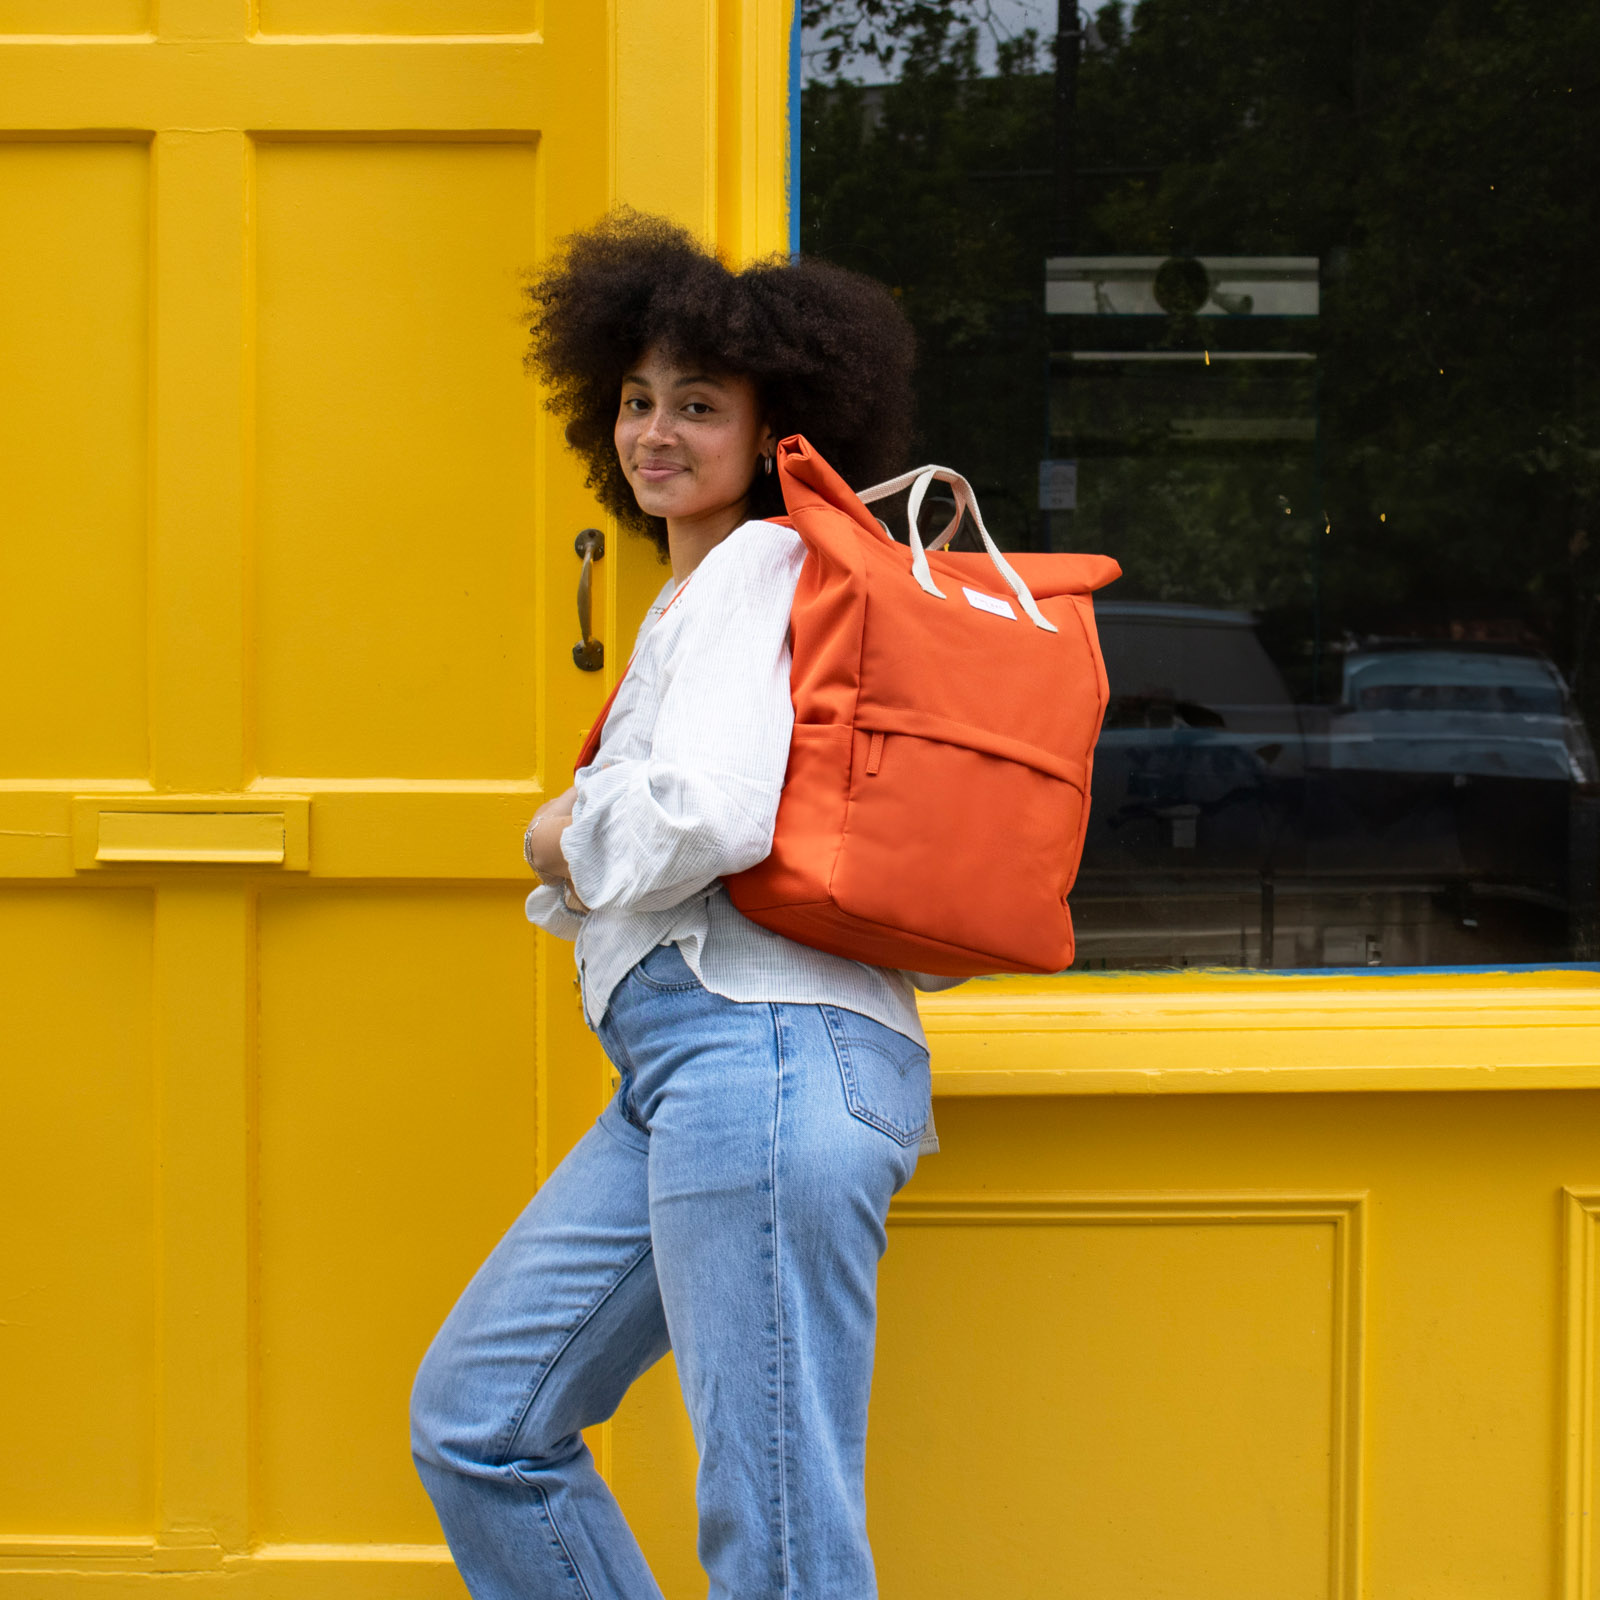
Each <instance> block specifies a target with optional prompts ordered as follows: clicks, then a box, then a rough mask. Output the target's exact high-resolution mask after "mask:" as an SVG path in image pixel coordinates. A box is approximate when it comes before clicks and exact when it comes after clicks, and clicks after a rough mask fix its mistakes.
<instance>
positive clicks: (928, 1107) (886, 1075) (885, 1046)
mask: <svg viewBox="0 0 1600 1600" xmlns="http://www.w3.org/2000/svg"><path fill="white" fill-rule="evenodd" d="M822 1016H823V1020H824V1021H825V1022H826V1023H827V1025H828V1033H829V1034H830V1036H831V1037H832V1039H833V1050H834V1054H835V1055H836V1056H837V1057H838V1059H839V1076H840V1077H841V1078H842V1079H843V1081H844V1099H845V1104H846V1105H847V1106H848V1107H849V1108H850V1114H851V1116H853V1117H857V1118H859V1119H860V1120H861V1121H862V1122H865V1123H866V1124H868V1126H870V1127H873V1128H876V1129H878V1130H879V1132H881V1133H886V1134H888V1135H889V1137H890V1138H891V1139H893V1140H894V1141H895V1143H896V1144H902V1145H912V1144H916V1143H918V1142H919V1141H920V1140H921V1138H922V1133H923V1130H924V1129H925V1128H926V1127H927V1126H928V1118H929V1117H930V1116H931V1115H932V1112H933V1080H932V1078H931V1077H930V1076H929V1073H928V1052H927V1050H926V1049H924V1048H923V1046H922V1045H920V1044H918V1043H917V1042H916V1041H915V1040H914V1039H908V1038H906V1036H905V1035H904V1034H902V1033H896V1032H895V1031H894V1029H893V1028H886V1027H885V1026H884V1025H883V1024H882V1023H881V1022H874V1021H873V1020H872V1018H871V1017H863V1016H861V1015H859V1014H858V1013H856V1012H854V1011H841V1010H840V1009H839V1008H838V1007H837V1006H823V1007H822Z"/></svg>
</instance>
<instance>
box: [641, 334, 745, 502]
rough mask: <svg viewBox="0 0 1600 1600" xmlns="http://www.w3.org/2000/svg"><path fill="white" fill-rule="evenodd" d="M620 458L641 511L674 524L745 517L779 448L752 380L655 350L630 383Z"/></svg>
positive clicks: (645, 356) (648, 354) (653, 349)
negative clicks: (763, 469) (754, 487)
mask: <svg viewBox="0 0 1600 1600" xmlns="http://www.w3.org/2000/svg"><path fill="white" fill-rule="evenodd" d="M614 437H615V439H616V445H617V459H618V460H619V461H620V462H621V463H622V471H623V474H624V475H625V476H626V478H627V480H628V484H629V486H630V487H631V488H632V490H633V493H634V498H635V499H636V500H637V501H638V502H639V509H640V510H641V511H643V512H644V513H645V514H646V515H647V516H652V517H663V518H665V519H666V520H667V522H668V523H669V524H671V523H674V522H680V523H699V522H702V521H706V520H722V519H723V518H724V517H731V518H732V519H733V520H732V521H730V522H729V524H728V529H726V530H723V531H731V529H732V528H733V527H734V526H735V525H736V524H737V522H738V521H740V520H742V518H743V513H744V504H745V500H746V498H747V496H748V494H749V491H750V479H751V478H752V477H753V476H754V474H755V473H756V472H758V471H759V470H760V466H761V457H762V456H763V455H768V454H770V453H771V452H772V449H773V444H774V441H773V436H772V430H771V429H770V428H769V427H768V426H767V424H766V422H765V420H764V419H763V417H762V415H761V411H760V405H759V401H758V398H757V395H756V386H755V384H754V383H752V382H751V380H750V379H749V378H745V377H735V376H732V375H730V374H727V373H721V374H717V373H710V372H706V371H704V370H703V369H702V368H700V367H697V366H683V365H681V364H679V363H678V362H677V361H674V360H673V359H672V358H671V357H669V356H666V355H664V354H662V352H661V351H660V350H659V349H656V348H654V347H652V348H651V349H649V350H646V351H645V353H644V354H643V355H642V356H641V357H640V358H639V360H638V361H637V362H635V363H634V366H633V369H632V370H631V371H630V372H629V373H628V375H627V376H626V377H625V378H624V379H623V380H622V400H621V404H620V406H619V408H618V411H617V426H616V430H615V435H614Z"/></svg>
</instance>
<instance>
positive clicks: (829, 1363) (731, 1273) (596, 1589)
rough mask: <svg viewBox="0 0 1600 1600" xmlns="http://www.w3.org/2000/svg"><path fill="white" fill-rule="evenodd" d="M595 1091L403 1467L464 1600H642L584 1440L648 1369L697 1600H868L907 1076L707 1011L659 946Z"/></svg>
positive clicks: (881, 1061) (857, 1045)
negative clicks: (673, 1421) (681, 1452)
mask: <svg viewBox="0 0 1600 1600" xmlns="http://www.w3.org/2000/svg"><path fill="white" fill-rule="evenodd" d="M600 1036H601V1040H602V1042H603V1043H604V1045H605V1048H606V1052H607V1054H608V1055H609V1056H610V1057H611V1060H612V1062H613V1063H614V1064H615V1065H616V1067H617V1068H618V1070H619V1072H620V1074H621V1086H620V1088H619V1089H618V1092H617V1096H616V1098H615V1099H614V1100H613V1101H612V1103H611V1104H610V1105H609V1106H608V1107H607V1108H606V1110H605V1112H604V1113H603V1114H602V1116H601V1117H600V1119H599V1121H598V1122H597V1123H596V1124H595V1126H594V1127H592V1128H591V1129H590V1130H589V1131H588V1133H586V1134H585V1135H584V1136H583V1138H582V1139H581V1140H579V1142H578V1144H577V1146H576V1147H575V1148H574V1149H573V1151H572V1153H571V1154H570V1155H569V1156H568V1157H567V1159H566V1160H565V1161H563V1162H562V1163H561V1165H560V1166H559V1167H558V1168H557V1169H556V1170H555V1172H553V1173H552V1174H551V1175H550V1179H549V1181H548V1182H547V1183H546V1184H545V1185H544V1187H543V1188H541V1189H540V1190H539V1192H538V1194H536V1195H535V1196H534V1198H533V1201H532V1203H531V1204H530V1205H529V1206H528V1208H527V1210H526V1211H524V1212H523V1214H522V1215H521V1217H519V1218H518V1219H517V1221H516V1222H515V1223H513V1224H512V1226H511V1229H510V1231H509V1232H508V1233H507V1234H506V1236H505V1237H504V1238H503V1239H502V1240H501V1241H500V1243H499V1244H498V1245H497V1246H496V1247H495V1249H494V1252H493V1253H492V1254H491V1255H490V1257H489V1259H488V1260H487V1261H486V1262H485V1263H484V1264H483V1266H482V1267H481V1268H480V1269H479V1271H478V1274H477V1276H476V1277H474V1278H473V1280H472V1282H471V1283H470V1284H469V1285H468V1286H467V1289H466V1292H465V1293H464V1294H463V1295H462V1297H461V1299H460V1301H459V1302H458V1303H457V1305H456V1307H455V1309H454V1310H453V1311H452V1312H451V1313H450V1315H449V1317H448V1318H447V1319H446V1321H445V1324H444V1326H443V1328H442V1329H440V1331H439V1335H438V1337H437V1338H436V1339H435V1340H434V1342H433V1347H432V1348H431V1349H430V1350H429V1351H428V1354H427V1357H426V1358H425V1360H424V1361H423V1363H422V1370H421V1371H420V1373H419V1374H418V1376H417V1383H416V1389H415V1392H414V1394H413V1396H412V1413H411V1414H412V1448H413V1450H414V1452H415V1455H416V1459H417V1465H418V1469H419V1471H420V1472H421V1474H422V1480H423V1483H424V1484H425V1485H426V1486H427V1489H428V1492H429V1494H430V1495H432V1497H433V1503H434V1506H435V1508H436V1509H437V1511H438V1513H439V1520H440V1522H441V1523H442V1524H443V1526H444V1531H445V1536H446V1538H447V1539H448V1540H449V1542H450V1549H451V1552H452V1554H453V1555H454V1556H455V1559H456V1564H457V1566H458V1567H459V1568H460V1571H461V1575H462V1577H463V1578H464V1579H465V1580H466V1584H467V1587H468V1589H469V1590H471V1592H472V1594H473V1596H474V1597H475V1600H646V1597H659V1595H660V1590H659V1589H658V1588H657V1586H656V1583H655V1580H654V1579H653V1578H652V1577H651V1575H650V1569H649V1568H648V1566H646V1564H645V1560H644V1557H643V1555H642V1554H641V1553H640V1550H639V1546H638V1544H637V1543H636V1542H635V1540H634V1537H633V1535H632V1533H631V1532H630V1531H629V1529H628V1525H627V1523H626V1522H625V1521H624V1520H623V1517H622V1513H621V1511H620V1510H619V1508H618V1506H617V1503H616V1501H615V1500H614V1499H613V1498H612V1495H611V1492H610V1490H609V1489H607V1487H606V1486H605V1484H604V1483H603V1482H602V1480H601V1478H600V1476H599V1474H598V1473H597V1472H596V1471H595V1468H594V1463H593V1460H592V1458H591V1456H590V1454H589V1450H588V1448H587V1447H586V1446H585V1444H584V1442H583V1440H582V1438H581V1437H580V1433H579V1430H580V1429H582V1428H586V1427H588V1426H590V1425H591V1424H593V1423H597V1422H603V1421H604V1420H605V1419H606V1418H607V1417H609V1416H611V1415H612V1413H613V1412H614V1411H615V1410H616V1409H617V1406H618V1404H619V1403H620V1402H621V1400H622V1397H623V1395H624V1394H625V1393H626V1392H627V1388H628V1385H629V1384H630V1383H632V1382H633V1380H634V1379H635V1378H636V1377H638V1376H639V1374H640V1373H641V1372H643V1371H645V1369H646V1368H647V1367H649V1366H651V1365H652V1364H653V1363H655V1362H657V1361H659V1360H660V1359H661V1357H662V1356H664V1355H665V1354H666V1353H667V1351H668V1349H669V1348H670V1349H671V1350H672V1351H673V1352H674V1353H675V1355H676V1358H677V1365H678V1376H679V1379H680V1381H681V1383H682V1385H683V1395H684V1400H685V1402H686V1404H687V1406H688V1411H689V1417H690V1420H691V1422H692V1423H693V1426H694V1436H695V1443H696V1445H697V1447H698V1449H699V1452H700V1470H699V1476H698V1479H697V1482H696V1495H697V1498H698V1502H699V1510H700V1559H701V1561H702V1563H703V1564H704V1566H705V1569H706V1571H707V1573H708V1574H709V1575H710V1579H711V1595H712V1597H713V1600H765V1597H768V1596H772V1597H779V1596H781V1597H783V1600H868V1597H870V1596H872V1595H874V1594H875V1593H876V1586H875V1583H874V1579H873V1570H872V1553H871V1551H870V1549H869V1548H868V1545H867V1532H866V1505H865V1491H864V1467H865V1455H866V1432H867V1397H868V1392H869V1390H870V1387H871V1381H872V1356H873V1341H874V1334H875V1320H876V1319H875V1301H876V1289H877V1269H878V1260H879V1257H880V1256H881V1255H882V1254H883V1248H884V1242H885V1235H884V1219H885V1216H886V1214H887V1212H888V1209H889V1201H890V1198H891V1196H892V1195H893V1194H894V1193H895V1191H896V1190H897V1189H899V1188H900V1186H901V1185H902V1184H903V1183H905V1181H906V1180H907V1179H908V1178H909V1177H910V1176H911V1173H912V1170H913V1168H914V1167H915V1166H916V1160H917V1144H918V1141H919V1138H920V1136H921V1134H922V1130H923V1127H924V1125H925V1124H926V1122H927V1120H928V1115H929V1095H930V1085H929V1078H928V1056H927V1052H926V1051H925V1050H924V1049H923V1048H922V1046H921V1045H919V1044H916V1043H914V1042H913V1041H912V1040H910V1039H906V1038H904V1037H903V1036H902V1035H900V1034H898V1033H895V1032H893V1031H892V1030H891V1029H889V1028H886V1027H884V1026H883V1025H882V1024H881V1023H878V1022H874V1021H872V1020H871V1019H869V1018H867V1017H863V1016H860V1015H859V1014H857V1013H854V1012H849V1011H841V1010H838V1009H837V1008H835V1007H832V1006H819V1005H779V1004H766V1003H756V1004H752V1003H741V1002H737V1001H732V1000H724V999H722V998H721V997H719V996H717V995H713V994H710V993H708V992H707V991H706V990H705V989H703V988H702V987H701V986H700V984H699V983H698V982H697V981H696V980H695V977H694V975H693V973H692V972H691V971H690V970H689V968H688V966H687V964H686V963H685V962H684V960H683V957H682V956H681V955H680V954H679V953H678V950H677V948H676V947H675V946H665V947H662V948H660V949H657V950H655V951H653V952H652V953H651V954H650V955H649V956H647V957H646V958H645V959H644V960H643V961H642V962H640V964H639V965H638V966H637V967H635V968H634V970H633V971H632V972H631V973H630V974H629V975H628V977H627V978H626V979H625V980H624V981H623V983H622V984H621V986H620V987H619V988H618V989H617V990H616V992H615V993H614V994H613V996H612V999H611V1005H610V1009H609V1011H608V1012H607V1014H606V1019H605V1022H604V1025H603V1026H602V1028H601V1030H600Z"/></svg>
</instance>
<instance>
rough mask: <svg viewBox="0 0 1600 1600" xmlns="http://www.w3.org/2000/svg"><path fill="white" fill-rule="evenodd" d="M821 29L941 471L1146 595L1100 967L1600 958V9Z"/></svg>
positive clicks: (816, 120) (1318, 7)
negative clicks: (1599, 766) (1108, 567)
mask: <svg viewBox="0 0 1600 1600" xmlns="http://www.w3.org/2000/svg"><path fill="white" fill-rule="evenodd" d="M802 12H803V17H804V21H805V24H806V26H805V28H804V30H803V33H802V51H803V61H804V77H805V87H804V89H803V93H802V100H801V110H800V116H799V122H798V137H797V145H798V167H799V183H798V196H799V207H800V239H801V246H802V248H803V249H804V250H806V251H808V252H811V253H814V254H817V255H821V256H824V257H827V258H828V259H831V260H834V261H838V262H840V263H843V264H845V265H847V266H851V267H855V268H858V269H860V270H862V271H865V272H869V273H871V274H873V275H874V276H875V277H878V278H880V279H882V280H883V281H885V282H886V283H888V284H889V285H890V286H891V287H892V288H893V290H894V292H895V294H896V295H897V296H898V297H899V298H900V301H901V304H902V305H903V306H904V307H905V310H906V312H907V314H908V315H909V316H910V318H911V321H912V322H913V324H914V325H915V327H916V329H917V333H918V337H919V342H920V352H921V353H920V369H919V385H920V388H919V404H920V407H921V414H920V422H919V427H920V437H919V441H918V445H917V450H916V454H917V458H918V459H919V460H937V461H940V462H942V463H944V464H947V465H950V466H954V467H957V468H959V469H960V470H962V471H964V472H965V473H966V474H967V475H968V476H969V477H970V478H971V479H972V480H973V483H974V485H975V487H976V488H977V490H978V494H979V498H980V500H981V502H982V503H983V505H984V507H985V514H986V518H987V520H988V521H989V525H990V527H991V528H992V529H993V530H994V532H995V533H996V535H997V537H999V538H1000V539H1001V542H1002V543H1004V544H1006V545H1008V546H1010V547H1013V548H1019V549H1058V550H1065V549H1074V550H1088V551H1101V552H1104V553H1106V554H1109V555H1112V556H1114V557H1115V558H1116V559H1117V560H1118V561H1119V562H1121V563H1122V566H1123V569H1124V573H1125V576H1124V577H1123V579H1122V580H1121V582H1119V583H1118V584H1116V585H1115V586H1114V587H1112V588H1111V589H1109V590H1107V591H1105V592H1104V593H1103V594H1102V595H1101V596H1100V597H1099V604H1098V606H1097V613H1098V617H1099V623H1100V629H1101V635H1102V640H1103V644H1104V649H1105V656H1106V663H1107V670H1108V674H1109V677H1110V682H1111V689H1112V697H1113V698H1112V703H1111V709H1110V714H1109V716H1108V717H1107V721H1106V727H1105V732H1104V734H1103V736H1102V738H1101V741H1100V745H1099V749H1098V751H1097V754H1096V763H1095V776H1094V811H1093V822H1092V825H1091V833H1090V840H1089V846H1088V849H1087V852H1086V854H1085V857H1084V862H1083V869H1082V873H1081V875H1080V878H1079V881H1078V886H1077V889H1076V891H1075V893H1074V899H1073V905H1074V914H1075V918H1076V921H1077V925H1078V930H1079V941H1078V958H1077V965H1078V966H1079V967H1081V968H1093V969H1100V968H1111V969H1118V968H1123V969H1126V968H1141V967H1142V968H1170V967H1184V966H1219V965H1220V966H1240V967H1253V968H1277V969H1286V968H1288V969H1293V968H1331V967H1414V966H1428V965H1435V966H1438V965H1443V966H1480V965H1488V966H1502V965H1516V964H1527V963H1533V964H1553V963H1582V962H1590V961H1593V960H1595V959H1596V958H1597V957H1600V928H1597V916H1596V911H1597V878H1600V787H1597V782H1596V780H1597V771H1596V761H1595V754H1594V750H1593V747H1592V744H1591V739H1590V733H1589V729H1590V727H1591V726H1593V723H1594V717H1595V714H1596V712H1597V711H1600V522H1597V515H1600V295H1597V294H1596V292H1595V289H1594V286H1593V272H1592V263H1593V261H1594V259H1595V254H1596V251H1595V246H1596V244H1597V243H1600V208H1597V206H1596V202H1595V198H1594V197H1595V195H1596V194H1600V93H1597V91H1596V89H1595V87H1594V82H1593V72H1592V71H1591V70H1590V67H1589V66H1587V65H1585V64H1586V63H1593V62H1594V61H1596V60H1600V8H1597V7H1594V6H1589V5H1583V4H1579V3H1576V0H1541V3H1540V4H1539V5H1537V6H1535V5H1533V4H1531V3H1522V0H1417V3H1415V4H1410V5H1405V6H1379V5H1376V4H1374V3H1371V0H1353V3H1352V0H1295V3H1294V4H1288V3H1286V0H1216V3H1213V4H1209V5H1202V6H1197V5H1192V4H1189V3H1188V0H1139V3H1138V4H1136V5H1132V6H1128V5H1116V4H1112V5H1105V6H1102V7H1100V8H1099V9H1098V10H1095V11H1093V12H1092V13H1091V12H1088V11H1083V10H1078V11H1077V12H1076V13H1074V12H1073V10H1072V8H1071V6H1070V4H1069V5H1062V6H1060V7H1058V6H1057V4H1056V3H1055V0H1047V3H1045V0H1032V3H1030V0H1010V3H1006V0H928V3H923V4H918V5H915V6H913V5H909V4H907V5H894V4H890V5H882V4H877V3H871V4H869V3H867V0H803V4H802ZM928 515H929V517H930V521H931V519H932V518H933V517H936V516H938V515H939V512H938V508H936V507H933V508H930V510H929V513H928ZM935 525H936V526H942V519H941V521H940V522H939V523H937V524H935Z"/></svg>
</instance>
